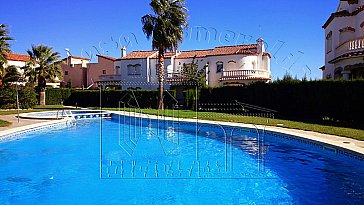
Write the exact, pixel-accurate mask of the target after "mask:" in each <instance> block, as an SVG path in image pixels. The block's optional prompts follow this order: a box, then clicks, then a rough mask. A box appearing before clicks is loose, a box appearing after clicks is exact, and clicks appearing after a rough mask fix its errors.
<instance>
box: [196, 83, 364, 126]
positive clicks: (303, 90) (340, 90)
mask: <svg viewBox="0 0 364 205" xmlns="http://www.w3.org/2000/svg"><path fill="white" fill-rule="evenodd" d="M235 100H237V101H239V102H243V103H248V104H252V105H256V106H261V107H265V108H270V109H274V110H277V111H278V116H280V117H282V118H289V119H315V120H321V119H323V118H329V119H331V120H338V121H348V122H350V121H355V122H363V121H364V118H363V116H364V81H363V80H356V81H288V82H286V81H278V82H273V83H268V84H266V83H255V84H252V85H249V86H246V87H219V88H206V89H202V90H201V93H200V103H232V102H234V101H235Z"/></svg>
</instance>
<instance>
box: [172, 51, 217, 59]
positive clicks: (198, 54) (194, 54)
mask: <svg viewBox="0 0 364 205" xmlns="http://www.w3.org/2000/svg"><path fill="white" fill-rule="evenodd" d="M211 51H212V49H208V50H191V51H181V52H180V53H179V54H178V55H177V57H176V59H186V58H203V57H206V56H207V55H208V53H209V52H211Z"/></svg>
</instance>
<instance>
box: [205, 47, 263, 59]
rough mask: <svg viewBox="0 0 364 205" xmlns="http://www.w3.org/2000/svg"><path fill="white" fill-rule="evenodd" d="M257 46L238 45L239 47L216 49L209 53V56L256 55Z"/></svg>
mask: <svg viewBox="0 0 364 205" xmlns="http://www.w3.org/2000/svg"><path fill="white" fill-rule="evenodd" d="M257 47H258V46H257V44H250V45H237V46H220V47H216V48H215V49H213V50H212V52H211V53H209V54H208V55H209V56H221V55H235V54H256V53H257Z"/></svg>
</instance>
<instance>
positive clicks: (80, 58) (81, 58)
mask: <svg viewBox="0 0 364 205" xmlns="http://www.w3.org/2000/svg"><path fill="white" fill-rule="evenodd" d="M67 58H74V59H79V60H86V61H89V60H90V59H89V58H84V57H79V56H68V57H67ZM67 58H64V59H63V60H67Z"/></svg>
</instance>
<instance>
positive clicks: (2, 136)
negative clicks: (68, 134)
mask: <svg viewBox="0 0 364 205" xmlns="http://www.w3.org/2000/svg"><path fill="white" fill-rule="evenodd" d="M67 122H68V120H67V119H59V120H52V121H47V122H39V123H34V124H30V125H25V126H20V127H15V128H11V129H8V130H4V131H0V142H1V141H4V140H7V139H8V138H11V137H12V136H15V135H21V134H24V133H27V132H32V131H36V130H41V129H46V128H51V127H57V126H66V125H67Z"/></svg>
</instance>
